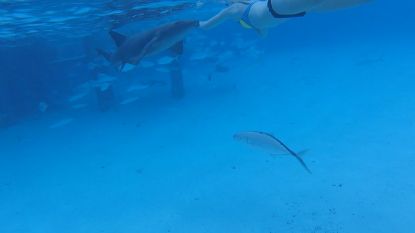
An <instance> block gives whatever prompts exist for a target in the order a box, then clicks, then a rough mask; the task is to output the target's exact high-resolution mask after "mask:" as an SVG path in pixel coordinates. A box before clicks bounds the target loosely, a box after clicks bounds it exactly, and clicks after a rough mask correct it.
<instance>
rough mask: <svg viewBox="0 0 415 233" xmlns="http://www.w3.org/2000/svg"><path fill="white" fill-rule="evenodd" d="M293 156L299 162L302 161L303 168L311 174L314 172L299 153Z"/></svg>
mask: <svg viewBox="0 0 415 233" xmlns="http://www.w3.org/2000/svg"><path fill="white" fill-rule="evenodd" d="M293 156H294V157H295V158H296V159H297V160H298V162H300V164H301V166H303V168H304V169H305V170H306V171H307V172H308V173H309V174H313V173H312V172H311V170H310V169H309V168H308V166H307V164H305V162H304V160H303V159H302V158H301V157H300V156H299V155H298V154H293Z"/></svg>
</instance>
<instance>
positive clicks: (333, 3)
mask: <svg viewBox="0 0 415 233" xmlns="http://www.w3.org/2000/svg"><path fill="white" fill-rule="evenodd" d="M369 1H370V0H271V3H272V7H273V9H274V10H275V11H277V12H278V13H279V14H284V15H286V14H296V13H299V12H307V13H314V12H324V11H331V10H337V9H342V8H347V7H353V6H357V5H359V4H362V3H365V2H369ZM233 2H234V3H233V4H232V5H230V6H229V7H227V8H225V9H223V10H222V11H221V12H219V13H218V14H216V15H215V16H213V17H212V18H210V19H208V20H206V21H200V27H201V28H202V29H210V28H213V27H216V26H218V25H220V24H221V23H223V22H225V21H227V20H236V21H238V20H240V19H241V17H242V15H243V13H244V11H245V9H246V8H247V5H246V4H242V3H238V1H233ZM249 19H250V20H251V23H252V24H253V25H254V26H255V28H256V29H258V30H259V31H260V32H261V31H263V32H265V31H266V30H267V29H269V28H272V27H275V26H277V25H279V24H280V23H282V22H284V21H286V20H287V19H276V18H274V17H273V16H272V15H271V13H270V12H269V9H268V6H267V1H258V2H256V3H255V4H254V5H252V8H251V10H250V11H249Z"/></svg>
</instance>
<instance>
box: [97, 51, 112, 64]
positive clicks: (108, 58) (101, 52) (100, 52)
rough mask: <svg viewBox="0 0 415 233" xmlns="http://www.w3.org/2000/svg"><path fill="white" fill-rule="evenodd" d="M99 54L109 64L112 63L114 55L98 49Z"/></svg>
mask: <svg viewBox="0 0 415 233" xmlns="http://www.w3.org/2000/svg"><path fill="white" fill-rule="evenodd" d="M96 50H97V53H98V54H99V55H101V56H103V57H104V58H105V59H106V60H107V61H108V62H112V54H111V53H109V52H106V51H104V50H102V49H96Z"/></svg>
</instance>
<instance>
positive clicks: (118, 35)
mask: <svg viewBox="0 0 415 233" xmlns="http://www.w3.org/2000/svg"><path fill="white" fill-rule="evenodd" d="M109 34H110V36H111V37H112V39H113V40H114V42H115V44H116V45H117V47H120V46H121V45H122V44H124V41H125V40H126V39H127V37H126V36H124V35H123V34H121V33H118V32H116V31H110V32H109Z"/></svg>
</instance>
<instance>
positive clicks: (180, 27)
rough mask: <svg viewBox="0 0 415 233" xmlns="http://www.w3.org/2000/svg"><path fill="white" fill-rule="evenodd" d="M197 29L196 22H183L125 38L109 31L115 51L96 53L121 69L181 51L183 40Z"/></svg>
mask: <svg viewBox="0 0 415 233" xmlns="http://www.w3.org/2000/svg"><path fill="white" fill-rule="evenodd" d="M198 27H199V21H197V20H183V21H177V22H173V23H169V24H165V25H162V26H159V27H157V28H154V29H151V30H148V31H145V32H141V33H138V34H135V35H133V36H131V37H128V38H127V37H126V36H124V35H122V34H120V33H118V32H115V31H110V33H109V34H110V35H111V37H112V39H113V40H114V41H115V43H116V45H117V47H118V48H117V51H115V53H113V54H111V53H108V52H105V51H103V50H101V49H97V51H98V53H99V54H101V55H102V56H104V57H105V58H106V59H107V60H108V61H109V62H110V63H112V64H113V65H114V66H116V67H117V68H119V69H120V70H122V69H123V67H124V65H125V64H133V65H137V64H138V63H139V62H140V61H141V60H142V59H143V58H144V57H147V56H150V55H153V54H157V53H160V52H163V51H165V50H168V49H171V50H172V51H173V52H174V53H175V54H181V53H182V51H183V40H184V39H185V37H186V36H187V34H188V33H189V32H191V31H192V30H193V29H195V28H198Z"/></svg>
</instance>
